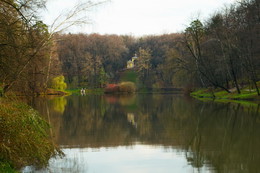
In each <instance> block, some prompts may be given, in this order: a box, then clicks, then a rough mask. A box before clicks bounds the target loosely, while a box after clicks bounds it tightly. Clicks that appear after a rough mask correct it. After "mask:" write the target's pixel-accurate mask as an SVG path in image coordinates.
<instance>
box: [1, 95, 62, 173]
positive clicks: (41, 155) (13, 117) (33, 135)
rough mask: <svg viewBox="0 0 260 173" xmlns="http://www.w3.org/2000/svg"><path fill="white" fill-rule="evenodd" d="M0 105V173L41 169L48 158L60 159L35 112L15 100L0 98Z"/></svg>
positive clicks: (46, 127) (45, 126) (47, 129)
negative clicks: (34, 167) (31, 166)
mask: <svg viewBox="0 0 260 173" xmlns="http://www.w3.org/2000/svg"><path fill="white" fill-rule="evenodd" d="M0 103H1V107H0V153H1V155H0V172H17V171H16V170H19V169H21V168H22V167H24V166H27V165H33V166H36V167H39V168H40V167H45V166H46V165H47V164H48V161H49V159H50V158H51V157H53V156H55V155H62V152H61V151H60V150H59V149H58V147H57V146H56V145H55V144H54V143H53V141H52V140H51V138H50V137H49V135H48V134H49V128H50V127H49V124H48V123H47V122H46V121H45V120H43V119H42V118H41V117H40V115H39V114H38V112H37V111H35V110H34V109H32V108H31V107H30V106H28V105H26V104H25V103H22V102H19V101H17V100H8V99H4V98H0Z"/></svg>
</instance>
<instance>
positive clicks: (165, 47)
mask: <svg viewBox="0 0 260 173" xmlns="http://www.w3.org/2000/svg"><path fill="white" fill-rule="evenodd" d="M180 36H181V34H167V35H162V36H148V37H143V38H135V37H132V36H118V35H99V34H90V35H88V34H64V35H59V36H58V38H59V39H58V40H59V42H58V55H59V59H60V60H61V63H62V70H63V73H64V75H65V77H66V79H67V82H68V84H69V87H72V88H75V87H79V86H81V87H84V86H88V87H101V86H103V85H104V83H106V82H117V81H118V79H119V77H120V71H122V70H123V69H125V68H126V65H127V61H128V60H130V59H131V57H133V56H134V54H137V56H138V61H137V68H138V69H137V72H138V74H139V78H140V81H142V82H143V84H144V85H145V86H147V87H151V86H152V85H153V84H154V83H156V81H159V79H160V80H161V81H162V82H161V83H166V79H163V78H161V73H162V70H163V68H162V67H161V65H162V63H163V62H164V61H165V58H166V57H167V52H168V51H169V49H172V48H174V47H176V44H177V41H176V39H177V38H179V37H180ZM168 83H170V82H168ZM169 85H172V83H170V84H169Z"/></svg>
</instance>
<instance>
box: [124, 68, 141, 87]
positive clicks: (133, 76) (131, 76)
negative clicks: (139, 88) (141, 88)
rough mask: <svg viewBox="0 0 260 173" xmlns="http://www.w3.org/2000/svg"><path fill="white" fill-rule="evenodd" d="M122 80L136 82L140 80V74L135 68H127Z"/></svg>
mask: <svg viewBox="0 0 260 173" xmlns="http://www.w3.org/2000/svg"><path fill="white" fill-rule="evenodd" d="M120 81H121V82H133V83H135V84H136V83H137V81H138V75H137V73H136V72H135V71H134V70H126V71H124V72H123V74H122V75H121V78H120Z"/></svg>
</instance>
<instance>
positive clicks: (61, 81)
mask: <svg viewBox="0 0 260 173" xmlns="http://www.w3.org/2000/svg"><path fill="white" fill-rule="evenodd" d="M51 88H53V89H57V90H65V89H66V88H67V84H66V83H65V78H64V76H57V77H55V78H53V79H52V80H51Z"/></svg>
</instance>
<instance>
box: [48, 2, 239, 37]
mask: <svg viewBox="0 0 260 173" xmlns="http://www.w3.org/2000/svg"><path fill="white" fill-rule="evenodd" d="M76 1H78V0H49V1H48V3H47V11H45V13H44V15H43V16H44V21H45V23H47V24H51V23H52V22H53V20H54V18H55V17H56V16H57V15H58V14H59V13H61V12H62V11H67V10H68V9H69V8H71V7H72V6H73V5H74V4H75V2H76ZM233 2H235V0H111V1H110V2H107V3H106V4H103V5H102V6H99V7H96V8H95V9H92V10H91V11H89V12H87V13H88V16H89V18H90V19H91V20H92V24H88V25H86V26H81V27H77V28H75V27H74V28H71V29H70V30H68V31H67V32H73V33H75V32H83V33H100V34H118V35H121V34H131V35H134V36H142V35H155V34H165V33H173V32H179V31H182V30H183V29H184V28H185V27H186V26H187V25H188V24H189V22H190V21H191V19H192V18H195V17H196V16H198V14H200V19H202V20H203V19H205V18H206V17H207V16H208V15H210V14H212V13H213V12H215V11H216V10H220V9H221V8H223V7H224V5H228V4H230V3H233ZM86 20H89V19H86Z"/></svg>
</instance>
